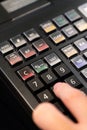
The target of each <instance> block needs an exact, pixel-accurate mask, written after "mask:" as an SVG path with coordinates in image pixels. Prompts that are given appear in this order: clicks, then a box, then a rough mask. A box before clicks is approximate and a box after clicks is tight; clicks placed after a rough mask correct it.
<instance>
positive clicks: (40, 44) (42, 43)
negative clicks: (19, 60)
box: [33, 39, 49, 52]
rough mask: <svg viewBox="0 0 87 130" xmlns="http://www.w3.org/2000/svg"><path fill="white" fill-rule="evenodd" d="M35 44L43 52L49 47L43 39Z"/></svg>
mask: <svg viewBox="0 0 87 130" xmlns="http://www.w3.org/2000/svg"><path fill="white" fill-rule="evenodd" d="M33 46H34V47H35V49H36V50H37V51H38V52H42V51H45V50H47V49H49V45H48V44H47V43H46V42H45V41H44V40H43V39H40V40H38V41H36V42H34V43H33Z"/></svg>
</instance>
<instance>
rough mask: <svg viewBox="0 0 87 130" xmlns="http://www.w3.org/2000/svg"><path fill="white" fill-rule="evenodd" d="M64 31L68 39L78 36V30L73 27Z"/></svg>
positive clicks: (67, 27) (69, 26)
mask: <svg viewBox="0 0 87 130" xmlns="http://www.w3.org/2000/svg"><path fill="white" fill-rule="evenodd" d="M62 31H63V33H64V34H65V35H66V36H67V37H68V38H71V37H73V36H75V35H77V34H78V32H77V30H76V29H75V28H74V27H73V26H72V25H68V26H66V27H64V28H63V29H62Z"/></svg>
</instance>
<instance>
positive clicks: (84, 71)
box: [81, 68, 87, 79]
mask: <svg viewBox="0 0 87 130" xmlns="http://www.w3.org/2000/svg"><path fill="white" fill-rule="evenodd" d="M81 73H82V75H83V76H84V77H85V78H86V79H87V68H85V69H83V70H82V71H81Z"/></svg>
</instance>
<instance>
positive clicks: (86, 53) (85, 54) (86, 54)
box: [83, 51, 87, 59]
mask: <svg viewBox="0 0 87 130" xmlns="http://www.w3.org/2000/svg"><path fill="white" fill-rule="evenodd" d="M83 55H84V57H85V58H86V59H87V51H85V52H84V53H83Z"/></svg>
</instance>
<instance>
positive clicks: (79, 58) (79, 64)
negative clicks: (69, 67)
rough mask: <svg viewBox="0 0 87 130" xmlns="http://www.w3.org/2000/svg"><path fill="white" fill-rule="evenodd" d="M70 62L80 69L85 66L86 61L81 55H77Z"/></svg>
mask: <svg viewBox="0 0 87 130" xmlns="http://www.w3.org/2000/svg"><path fill="white" fill-rule="evenodd" d="M71 62H72V63H73V65H74V66H75V67H76V68H77V69H80V68H82V67H84V66H85V65H87V61H86V60H85V59H84V58H83V57H82V56H81V55H78V56H76V57H74V58H73V59H71Z"/></svg>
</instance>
